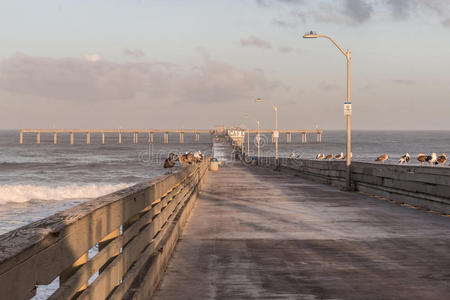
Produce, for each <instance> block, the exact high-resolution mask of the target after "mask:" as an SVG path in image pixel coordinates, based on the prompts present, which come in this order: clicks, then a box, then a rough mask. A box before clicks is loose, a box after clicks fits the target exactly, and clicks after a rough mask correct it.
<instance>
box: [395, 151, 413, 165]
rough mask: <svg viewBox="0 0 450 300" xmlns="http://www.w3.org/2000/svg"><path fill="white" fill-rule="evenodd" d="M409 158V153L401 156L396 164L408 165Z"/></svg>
mask: <svg viewBox="0 0 450 300" xmlns="http://www.w3.org/2000/svg"><path fill="white" fill-rule="evenodd" d="M410 158H411V157H410V156H409V153H406V154H405V155H402V157H400V160H399V161H398V162H399V164H408V162H409V159H410Z"/></svg>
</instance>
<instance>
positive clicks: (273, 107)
mask: <svg viewBox="0 0 450 300" xmlns="http://www.w3.org/2000/svg"><path fill="white" fill-rule="evenodd" d="M256 103H267V104H268V105H269V106H271V107H272V109H273V110H274V112H275V132H274V133H273V134H274V136H275V165H276V166H278V136H279V132H278V107H277V106H275V105H273V104H272V102H270V101H269V100H265V99H261V98H258V99H256Z"/></svg>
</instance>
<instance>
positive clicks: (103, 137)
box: [102, 132, 105, 145]
mask: <svg viewBox="0 0 450 300" xmlns="http://www.w3.org/2000/svg"><path fill="white" fill-rule="evenodd" d="M104 144H105V133H104V132H102V145H104Z"/></svg>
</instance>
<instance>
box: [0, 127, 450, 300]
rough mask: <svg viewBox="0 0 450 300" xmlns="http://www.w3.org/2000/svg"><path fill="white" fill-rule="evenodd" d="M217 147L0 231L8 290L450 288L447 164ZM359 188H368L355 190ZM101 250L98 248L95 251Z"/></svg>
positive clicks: (430, 293)
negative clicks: (189, 162)
mask: <svg viewBox="0 0 450 300" xmlns="http://www.w3.org/2000/svg"><path fill="white" fill-rule="evenodd" d="M227 140H228V139H226V138H223V137H221V136H217V135H216V136H214V144H213V151H214V154H215V157H216V158H218V159H219V160H220V161H221V162H222V163H221V165H220V167H219V170H218V171H208V168H209V165H210V163H211V162H210V160H209V159H206V160H204V161H203V162H201V163H199V164H196V165H193V166H190V167H186V168H181V169H180V170H178V171H177V172H175V173H173V174H166V175H162V176H159V177H157V178H154V179H152V180H150V181H148V182H143V183H141V184H138V185H135V186H133V187H130V188H127V189H124V190H121V191H117V192H115V193H112V194H110V195H105V196H103V197H100V198H98V199H93V200H91V201H88V202H86V203H83V204H80V205H78V206H75V207H73V208H70V209H68V210H66V211H63V212H61V213H58V214H56V215H53V216H50V217H48V218H45V219H42V220H40V221H37V222H35V223H32V224H29V225H26V226H24V227H22V228H19V229H17V230H13V231H11V232H9V233H6V234H4V235H1V236H0V249H1V251H0V294H1V295H8V296H9V297H10V298H11V299H29V298H31V297H32V296H33V295H34V294H35V293H36V289H37V286H39V285H48V284H50V283H51V282H54V281H55V280H57V279H58V278H59V284H58V285H57V288H56V290H54V291H53V292H52V295H51V296H50V298H49V299H106V298H107V299H355V300H356V299H358V300H359V299H430V300H431V299H446V297H447V296H448V294H449V293H450V286H449V284H448V282H449V280H450V277H449V274H450V252H449V251H448V250H449V249H450V234H449V232H450V217H449V215H448V213H449V212H450V209H449V208H450V180H449V178H450V173H449V171H450V170H449V169H446V168H445V169H444V168H442V169H440V168H432V167H408V166H389V165H379V164H370V163H361V164H358V163H355V164H354V165H353V167H354V169H353V171H352V178H353V179H352V180H353V183H352V186H353V187H354V190H355V192H344V191H342V190H341V189H340V188H341V187H342V186H343V185H344V183H345V165H344V163H343V162H342V161H336V162H324V161H314V160H296V159H290V158H280V159H279V162H278V163H279V165H275V163H276V161H275V159H274V158H273V157H261V158H259V160H257V161H255V160H253V161H250V162H246V161H240V160H236V159H235V157H236V155H235V154H236V152H235V150H236V149H233V147H232V146H231V145H230V144H229V143H228V142H227ZM358 191H359V192H358ZM93 249H97V250H96V251H98V252H97V253H96V254H95V255H92V254H90V253H92V251H93Z"/></svg>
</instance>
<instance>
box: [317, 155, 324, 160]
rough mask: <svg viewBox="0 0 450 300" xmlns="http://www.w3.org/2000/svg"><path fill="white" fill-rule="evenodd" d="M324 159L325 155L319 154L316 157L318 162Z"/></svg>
mask: <svg viewBox="0 0 450 300" xmlns="http://www.w3.org/2000/svg"><path fill="white" fill-rule="evenodd" d="M324 158H325V154H323V153H319V154H317V155H316V159H318V160H322V159H324Z"/></svg>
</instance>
